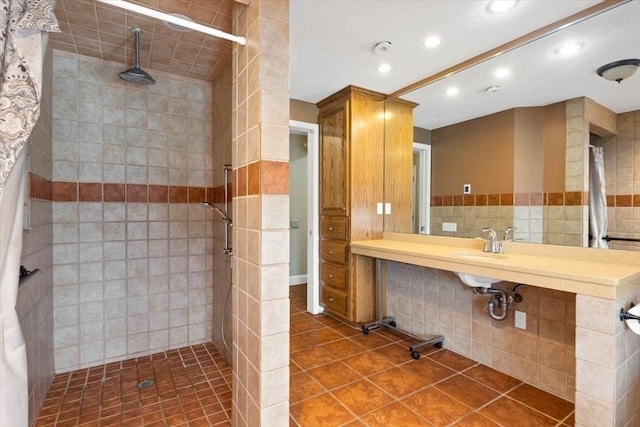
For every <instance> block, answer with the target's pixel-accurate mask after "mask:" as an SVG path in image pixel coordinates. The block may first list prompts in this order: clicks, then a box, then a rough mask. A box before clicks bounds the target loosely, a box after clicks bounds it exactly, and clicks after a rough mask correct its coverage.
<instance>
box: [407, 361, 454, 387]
mask: <svg viewBox="0 0 640 427" xmlns="http://www.w3.org/2000/svg"><path fill="white" fill-rule="evenodd" d="M402 367H403V368H404V369H407V370H408V371H410V372H412V373H414V374H416V375H417V376H419V377H420V378H422V380H423V381H424V382H425V383H426V384H435V383H437V382H439V381H442V380H444V379H445V378H449V377H451V376H453V375H455V374H456V372H455V371H453V370H451V369H449V368H445V367H444V366H442V365H440V364H439V363H436V362H434V361H433V360H431V359H429V358H426V357H423V358H420V359H418V360H414V361H412V362H409V363H406V364H404V365H402Z"/></svg>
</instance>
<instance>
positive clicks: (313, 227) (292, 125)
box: [289, 120, 324, 314]
mask: <svg viewBox="0 0 640 427" xmlns="http://www.w3.org/2000/svg"><path fill="white" fill-rule="evenodd" d="M289 132H290V133H296V134H302V135H306V136H307V154H308V155H307V226H308V230H307V233H308V234H307V311H309V312H310V313H313V314H318V313H322V312H323V311H324V308H323V307H322V306H321V305H320V271H319V270H320V238H319V236H320V233H319V232H318V230H320V215H319V205H318V196H319V192H320V181H319V169H320V166H319V157H318V156H319V150H318V146H319V141H320V137H319V135H320V126H319V125H318V124H316V123H308V122H300V121H298V120H289Z"/></svg>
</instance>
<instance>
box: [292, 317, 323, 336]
mask: <svg viewBox="0 0 640 427" xmlns="http://www.w3.org/2000/svg"><path fill="white" fill-rule="evenodd" d="M324 327H325V325H323V324H322V323H320V322H318V321H316V320H315V319H313V318H311V317H305V318H304V319H301V320H299V321H294V322H291V333H292V334H293V333H299V332H309V331H312V330H314V329H321V328H324Z"/></svg>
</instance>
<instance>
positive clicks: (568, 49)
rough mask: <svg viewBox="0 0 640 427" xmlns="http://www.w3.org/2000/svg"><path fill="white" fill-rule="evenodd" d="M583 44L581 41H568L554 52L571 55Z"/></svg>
mask: <svg viewBox="0 0 640 427" xmlns="http://www.w3.org/2000/svg"><path fill="white" fill-rule="evenodd" d="M583 46H584V45H583V44H582V43H576V42H568V43H565V44H563V45H562V46H560V47H559V48H558V49H557V50H556V54H558V55H562V56H566V55H571V54H574V53H576V52H577V51H579V50H580V49H582V47H583Z"/></svg>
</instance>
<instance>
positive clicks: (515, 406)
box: [478, 397, 557, 427]
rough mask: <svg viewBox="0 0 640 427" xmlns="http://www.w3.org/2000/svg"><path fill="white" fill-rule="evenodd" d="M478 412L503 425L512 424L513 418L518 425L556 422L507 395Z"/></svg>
mask: <svg viewBox="0 0 640 427" xmlns="http://www.w3.org/2000/svg"><path fill="white" fill-rule="evenodd" d="M478 412H480V414H482V415H484V416H485V417H487V418H490V419H492V420H493V421H496V422H497V423H499V424H503V425H505V426H512V425H514V420H518V427H546V426H555V425H556V424H557V422H556V421H554V420H553V419H552V418H550V417H548V416H546V415H543V414H541V413H540V412H538V411H535V410H533V409H530V408H528V407H526V406H524V405H523V404H521V403H519V402H516V401H515V400H513V399H510V398H508V397H501V398H500V399H498V400H496V401H495V402H491V404H489V405H487V406H485V407H484V408H482V409H480V411H478Z"/></svg>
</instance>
